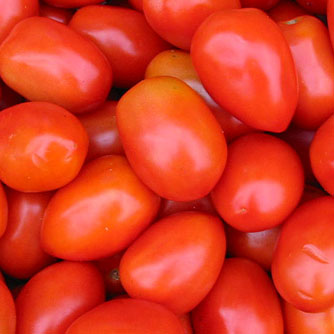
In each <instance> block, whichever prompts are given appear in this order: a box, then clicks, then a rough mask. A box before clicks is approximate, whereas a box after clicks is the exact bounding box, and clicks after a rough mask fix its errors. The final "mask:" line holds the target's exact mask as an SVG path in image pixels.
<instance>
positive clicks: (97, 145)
mask: <svg viewBox="0 0 334 334" xmlns="http://www.w3.org/2000/svg"><path fill="white" fill-rule="evenodd" d="M116 105H117V102H116V101H107V102H105V103H104V104H103V105H102V106H101V107H100V108H98V109H97V110H95V111H92V112H90V113H85V114H81V115H79V116H78V118H79V120H80V122H81V123H82V125H83V126H84V128H85V129H86V131H87V134H88V138H89V146H88V153H87V160H92V159H96V158H99V157H102V156H103V155H107V154H122V153H123V147H122V143H121V139H120V137H119V133H118V129H117V124H116Z"/></svg>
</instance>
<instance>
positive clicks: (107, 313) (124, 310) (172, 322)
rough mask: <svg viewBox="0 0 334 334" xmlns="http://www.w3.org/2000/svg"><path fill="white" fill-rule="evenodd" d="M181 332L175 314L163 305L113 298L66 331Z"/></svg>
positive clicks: (77, 333) (80, 333)
mask: <svg viewBox="0 0 334 334" xmlns="http://www.w3.org/2000/svg"><path fill="white" fill-rule="evenodd" d="M92 333H96V334H97V333H99V334H102V333H110V334H111V333H115V334H116V333H124V334H127V333H129V334H130V333H136V334H158V333H161V334H182V333H183V332H182V326H181V324H180V321H179V320H178V319H177V317H176V316H175V315H174V314H173V313H172V312H171V311H169V310H168V309H166V308H165V307H163V306H161V305H159V304H155V303H151V302H148V301H144V300H137V299H130V298H128V299H116V300H112V301H109V302H106V303H103V304H102V305H99V306H98V307H96V308H94V309H93V310H91V311H90V312H88V313H86V314H84V315H83V316H81V317H80V318H79V319H78V320H76V321H75V322H74V323H73V324H72V325H71V326H70V328H69V329H68V330H67V331H66V334H92Z"/></svg>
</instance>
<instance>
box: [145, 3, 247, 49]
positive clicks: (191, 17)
mask: <svg viewBox="0 0 334 334" xmlns="http://www.w3.org/2000/svg"><path fill="white" fill-rule="evenodd" d="M142 1H143V10H144V14H145V17H146V20H147V22H148V23H149V24H150V25H151V27H152V28H153V29H154V30H155V31H156V32H157V33H158V34H159V35H160V36H161V37H163V38H164V39H165V40H166V41H168V42H169V43H171V44H173V45H174V46H177V47H178V48H180V49H184V50H189V49H190V45H191V40H192V38H193V35H194V33H195V31H196V30H197V28H198V27H199V26H200V24H201V23H202V22H203V21H204V20H205V19H206V18H207V17H208V16H210V15H211V14H212V13H214V12H217V11H220V10H223V9H230V8H240V7H241V5H240V0H202V1H200V2H198V0H161V1H159V2H158V3H157V2H156V1H152V0H142Z"/></svg>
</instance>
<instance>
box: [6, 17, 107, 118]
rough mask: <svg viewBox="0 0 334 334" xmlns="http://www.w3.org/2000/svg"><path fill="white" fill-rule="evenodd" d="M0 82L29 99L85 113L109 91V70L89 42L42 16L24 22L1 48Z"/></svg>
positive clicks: (16, 27)
mask: <svg viewBox="0 0 334 334" xmlns="http://www.w3.org/2000/svg"><path fill="white" fill-rule="evenodd" d="M0 75H1V77H2V79H3V81H4V82H5V83H6V84H7V85H8V86H9V87H11V88H13V89H14V90H15V91H17V92H18V93H19V94H21V95H22V96H24V97H25V98H27V99H28V100H30V101H46V102H53V103H55V104H58V105H60V106H62V107H64V108H66V109H68V110H69V111H72V112H76V113H80V112H85V111H90V110H92V109H94V108H97V107H98V105H100V104H102V103H103V102H104V101H105V99H106V97H107V95H108V93H109V90H110V87H111V82H112V74H111V67H110V64H109V62H108V60H107V58H106V57H105V56H104V54H103V53H102V52H101V51H100V50H99V49H98V47H97V46H96V45H94V43H92V42H91V41H88V40H87V39H86V38H84V37H82V36H81V35H80V34H78V33H77V32H75V31H73V30H72V29H70V28H68V27H67V26H66V25H64V24H61V23H59V22H56V21H54V20H51V19H49V18H46V17H32V18H29V19H25V20H24V21H22V22H20V23H19V24H17V25H16V26H15V28H14V29H13V30H12V31H11V33H10V34H9V36H8V38H7V39H6V41H5V42H4V43H2V45H1V47H0Z"/></svg>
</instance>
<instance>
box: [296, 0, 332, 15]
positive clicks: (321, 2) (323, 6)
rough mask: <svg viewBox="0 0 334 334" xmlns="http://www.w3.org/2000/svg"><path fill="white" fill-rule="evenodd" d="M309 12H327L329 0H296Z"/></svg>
mask: <svg viewBox="0 0 334 334" xmlns="http://www.w3.org/2000/svg"><path fill="white" fill-rule="evenodd" d="M296 1H297V2H298V3H299V4H300V5H301V6H302V7H303V8H305V9H306V10H307V11H308V12H311V13H315V14H326V10H327V1H328V0H296Z"/></svg>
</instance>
